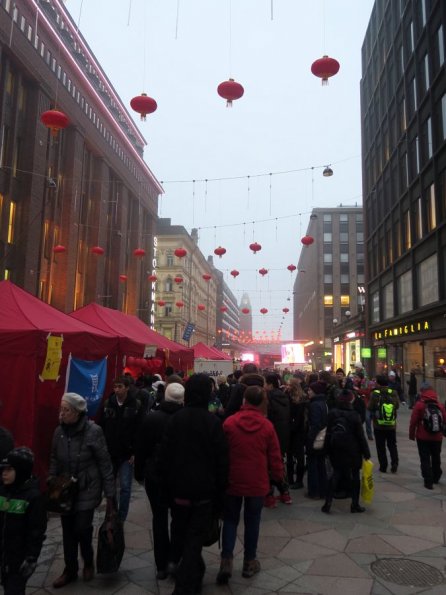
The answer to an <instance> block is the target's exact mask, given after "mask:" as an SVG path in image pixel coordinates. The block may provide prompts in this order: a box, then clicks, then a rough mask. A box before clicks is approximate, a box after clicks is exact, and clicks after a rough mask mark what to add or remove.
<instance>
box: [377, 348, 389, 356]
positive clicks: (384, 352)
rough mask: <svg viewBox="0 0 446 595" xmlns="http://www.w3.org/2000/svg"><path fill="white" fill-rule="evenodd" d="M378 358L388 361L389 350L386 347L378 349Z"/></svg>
mask: <svg viewBox="0 0 446 595" xmlns="http://www.w3.org/2000/svg"><path fill="white" fill-rule="evenodd" d="M377 356H378V358H379V359H386V357H387V349H386V348H385V347H378V351H377Z"/></svg>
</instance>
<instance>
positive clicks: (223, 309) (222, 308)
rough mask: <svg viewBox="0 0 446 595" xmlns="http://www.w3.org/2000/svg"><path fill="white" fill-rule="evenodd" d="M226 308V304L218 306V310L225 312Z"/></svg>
mask: <svg viewBox="0 0 446 595" xmlns="http://www.w3.org/2000/svg"><path fill="white" fill-rule="evenodd" d="M227 311H228V308H227V306H220V312H227Z"/></svg>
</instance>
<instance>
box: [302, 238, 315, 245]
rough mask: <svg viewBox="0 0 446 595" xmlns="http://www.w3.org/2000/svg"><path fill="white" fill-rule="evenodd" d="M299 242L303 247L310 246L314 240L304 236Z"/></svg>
mask: <svg viewBox="0 0 446 595" xmlns="http://www.w3.org/2000/svg"><path fill="white" fill-rule="evenodd" d="M301 242H302V244H303V245H304V246H311V244H312V243H313V242H314V238H313V237H312V236H304V237H303V238H302V239H301Z"/></svg>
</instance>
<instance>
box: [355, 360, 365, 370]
mask: <svg viewBox="0 0 446 595" xmlns="http://www.w3.org/2000/svg"><path fill="white" fill-rule="evenodd" d="M353 365H354V367H355V368H359V369H360V370H362V369H363V368H364V366H363V365H362V362H355V363H354V364H353Z"/></svg>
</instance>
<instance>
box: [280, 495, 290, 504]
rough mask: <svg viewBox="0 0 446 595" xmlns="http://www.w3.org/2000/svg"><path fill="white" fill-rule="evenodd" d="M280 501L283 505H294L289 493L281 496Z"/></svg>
mask: <svg viewBox="0 0 446 595" xmlns="http://www.w3.org/2000/svg"><path fill="white" fill-rule="evenodd" d="M279 500H280V501H281V502H282V504H292V503H293V501H292V500H291V496H290V493H289V492H284V493H283V494H280V496H279Z"/></svg>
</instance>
